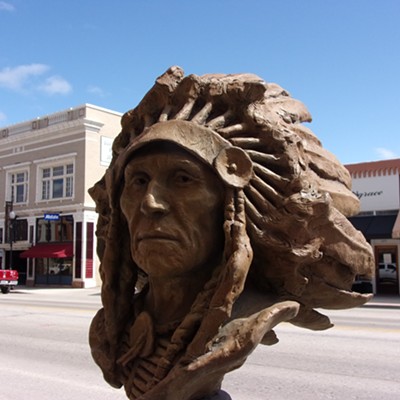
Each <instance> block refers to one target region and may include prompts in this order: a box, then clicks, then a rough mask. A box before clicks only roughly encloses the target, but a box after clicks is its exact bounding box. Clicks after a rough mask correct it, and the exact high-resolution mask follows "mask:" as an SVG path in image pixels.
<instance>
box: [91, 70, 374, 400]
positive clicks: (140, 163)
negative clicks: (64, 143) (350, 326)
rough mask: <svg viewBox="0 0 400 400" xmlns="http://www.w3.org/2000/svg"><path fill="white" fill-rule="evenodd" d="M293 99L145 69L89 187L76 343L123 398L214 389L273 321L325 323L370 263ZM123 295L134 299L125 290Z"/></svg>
mask: <svg viewBox="0 0 400 400" xmlns="http://www.w3.org/2000/svg"><path fill="white" fill-rule="evenodd" d="M310 120H311V118H310V115H309V113H308V111H307V110H306V109H305V107H304V106H303V105H302V104H301V103H300V102H298V101H296V100H294V99H292V98H291V97H290V96H289V95H288V93H287V92H286V91H284V90H283V89H282V88H280V87H279V86H277V85H275V84H267V83H265V82H264V81H263V80H261V79H260V78H259V77H257V76H255V75H250V74H238V75H222V74H218V75H205V76H201V77H199V76H195V75H190V76H187V77H184V75H183V71H182V70H181V69H180V68H179V67H172V68H170V69H169V70H168V71H167V72H166V73H165V74H163V75H162V76H161V77H159V78H158V79H157V81H156V83H155V85H154V87H153V88H152V89H151V90H150V91H149V92H148V93H147V95H146V96H145V97H144V98H143V100H142V101H141V102H140V104H139V105H138V106H137V107H136V108H135V109H133V110H131V111H129V112H128V113H126V114H125V115H124V116H123V118H122V131H121V133H120V135H119V136H118V138H117V139H116V140H115V142H114V145H113V160H112V163H111V165H110V167H109V169H108V170H107V172H106V174H105V176H104V177H103V179H102V180H101V181H99V182H98V183H97V184H96V185H95V186H94V187H93V188H92V189H91V195H92V197H93V198H94V199H95V201H96V204H97V211H98V212H99V222H98V227H97V236H98V254H99V257H100V260H101V269H100V272H101V277H102V280H103V285H102V302H103V308H102V309H101V310H100V311H99V312H98V313H97V315H96V316H95V318H94V320H93V322H92V325H91V329H90V335H89V339H90V345H91V349H92V354H93V357H94V359H95V361H96V363H97V364H98V365H99V366H100V368H101V369H102V371H103V374H104V377H105V379H106V380H107V382H109V383H110V384H111V385H113V386H115V387H121V386H124V387H125V390H126V393H127V396H128V398H129V399H138V400H139V399H140V400H150V399H151V400H199V399H202V398H204V397H205V396H208V395H211V394H213V393H215V392H217V391H218V389H219V388H220V387H221V382H222V379H223V376H224V374H225V373H227V372H229V371H231V370H233V369H235V368H238V367H240V366H241V365H242V364H243V362H244V361H245V360H246V357H247V356H248V355H249V354H250V353H251V351H253V350H254V348H255V347H256V346H257V345H258V344H259V343H263V344H274V343H276V342H277V338H276V336H275V334H274V332H273V327H274V326H275V325H276V324H278V323H280V322H281V321H289V322H291V323H293V324H295V325H298V326H301V327H305V328H309V329H316V330H318V329H327V328H329V327H331V323H330V321H329V318H328V317H326V316H324V315H322V314H320V313H319V312H317V311H316V310H315V308H326V309H329V308H348V307H354V306H358V305H361V304H363V303H365V302H366V301H368V299H369V298H370V295H363V294H359V293H355V292H352V291H351V286H352V283H353V281H354V277H355V275H357V274H364V275H370V274H372V271H373V255H372V252H371V248H370V246H369V245H368V243H367V242H366V241H365V239H364V237H363V236H362V235H361V233H360V232H358V231H356V230H355V229H354V228H353V226H352V225H351V224H350V222H349V221H348V220H347V219H346V217H345V216H349V215H352V214H354V213H356V212H357V210H358V200H357V198H356V197H355V196H354V195H353V194H352V192H351V190H350V185H351V182H350V176H349V174H348V173H347V171H346V169H345V168H344V167H343V166H342V165H341V164H340V163H339V162H338V161H337V159H336V158H335V157H334V156H333V155H332V154H330V153H329V152H327V151H326V150H324V149H323V148H322V146H321V143H320V142H319V141H318V139H317V138H316V137H315V136H314V135H313V133H312V132H311V131H310V130H308V129H307V128H306V127H304V125H303V124H302V123H303V122H306V121H310ZM135 292H136V293H135Z"/></svg>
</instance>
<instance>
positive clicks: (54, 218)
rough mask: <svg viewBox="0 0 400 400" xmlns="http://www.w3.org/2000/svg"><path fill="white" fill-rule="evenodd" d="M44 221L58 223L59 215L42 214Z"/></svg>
mask: <svg viewBox="0 0 400 400" xmlns="http://www.w3.org/2000/svg"><path fill="white" fill-rule="evenodd" d="M44 219H45V220H46V221H58V220H59V219H60V214H44Z"/></svg>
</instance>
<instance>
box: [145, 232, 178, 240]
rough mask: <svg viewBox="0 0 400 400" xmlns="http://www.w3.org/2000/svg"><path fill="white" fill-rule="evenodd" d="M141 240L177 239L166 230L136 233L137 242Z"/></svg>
mask: <svg viewBox="0 0 400 400" xmlns="http://www.w3.org/2000/svg"><path fill="white" fill-rule="evenodd" d="M142 240H169V241H174V242H176V241H178V239H177V238H176V237H175V236H173V235H171V234H169V233H166V232H147V233H140V234H139V235H138V242H141V241H142Z"/></svg>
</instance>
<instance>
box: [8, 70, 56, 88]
mask: <svg viewBox="0 0 400 400" xmlns="http://www.w3.org/2000/svg"><path fill="white" fill-rule="evenodd" d="M49 69H50V67H49V66H48V65H44V64H29V65H19V66H18V67H14V68H9V67H6V68H3V69H2V70H0V86H2V87H5V88H8V89H12V90H23V89H24V85H25V84H26V83H27V82H28V81H29V79H31V78H32V77H35V76H40V75H42V74H44V73H45V72H46V71H48V70H49Z"/></svg>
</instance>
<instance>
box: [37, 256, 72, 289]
mask: <svg viewBox="0 0 400 400" xmlns="http://www.w3.org/2000/svg"><path fill="white" fill-rule="evenodd" d="M35 275H36V276H35V283H36V284H39V285H70V284H71V283H72V258H37V259H36V269H35Z"/></svg>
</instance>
